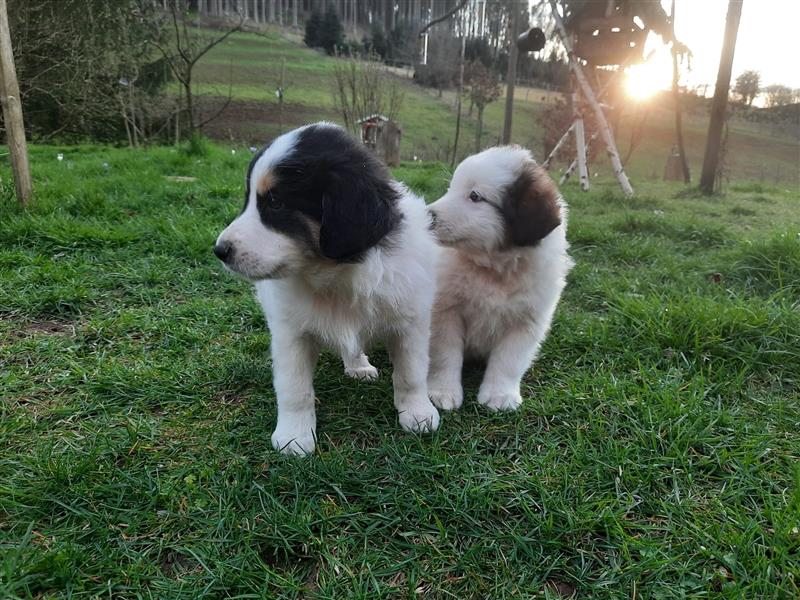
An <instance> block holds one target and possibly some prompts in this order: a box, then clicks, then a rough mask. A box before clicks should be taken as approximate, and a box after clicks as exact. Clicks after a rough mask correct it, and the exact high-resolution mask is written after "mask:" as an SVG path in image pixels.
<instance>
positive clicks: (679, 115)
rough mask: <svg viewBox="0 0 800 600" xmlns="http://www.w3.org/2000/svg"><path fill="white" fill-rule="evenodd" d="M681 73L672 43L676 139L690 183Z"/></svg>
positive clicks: (673, 9) (687, 179) (673, 20)
mask: <svg viewBox="0 0 800 600" xmlns="http://www.w3.org/2000/svg"><path fill="white" fill-rule="evenodd" d="M670 20H671V26H672V39H675V0H672V17H671V19H670ZM679 79H680V73H679V72H678V52H677V51H676V50H675V43H674V42H673V44H672V95H673V97H674V99H675V139H676V141H677V142H678V153H679V154H680V156H681V170H682V171H683V182H684V183H689V182H690V181H691V176H690V175H689V162H688V161H687V160H686V149H685V148H684V145H683V107H682V106H681V90H680V88H679V87H678V80H679Z"/></svg>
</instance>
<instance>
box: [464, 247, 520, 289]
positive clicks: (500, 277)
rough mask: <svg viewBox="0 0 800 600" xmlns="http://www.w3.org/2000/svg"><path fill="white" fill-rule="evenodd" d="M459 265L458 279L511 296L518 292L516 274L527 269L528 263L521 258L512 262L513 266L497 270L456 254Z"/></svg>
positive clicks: (467, 255)
mask: <svg viewBox="0 0 800 600" xmlns="http://www.w3.org/2000/svg"><path fill="white" fill-rule="evenodd" d="M457 257H458V262H459V265H460V269H459V277H460V278H464V279H470V280H472V279H475V280H478V281H481V282H482V284H483V285H484V286H488V287H489V288H490V289H494V290H498V291H500V292H502V293H504V294H507V295H511V294H513V293H515V292H517V290H519V276H518V273H519V272H520V271H522V270H525V269H527V268H528V262H527V261H526V260H524V259H522V258H520V259H518V260H517V261H515V262H514V264H513V266H509V268H506V269H498V268H497V267H496V266H488V265H481V264H479V263H477V262H475V258H474V257H473V256H471V255H469V254H465V253H462V252H459V253H458V254H457Z"/></svg>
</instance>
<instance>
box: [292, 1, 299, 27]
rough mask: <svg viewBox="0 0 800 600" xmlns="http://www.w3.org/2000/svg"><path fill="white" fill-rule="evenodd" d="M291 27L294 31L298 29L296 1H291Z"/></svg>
mask: <svg viewBox="0 0 800 600" xmlns="http://www.w3.org/2000/svg"><path fill="white" fill-rule="evenodd" d="M292 27H294V28H295V29H297V28H298V27H300V25H299V24H298V23H297V0H292Z"/></svg>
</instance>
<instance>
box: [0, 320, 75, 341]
mask: <svg viewBox="0 0 800 600" xmlns="http://www.w3.org/2000/svg"><path fill="white" fill-rule="evenodd" d="M6 335H8V336H10V337H11V338H12V339H18V338H25V337H31V336H34V335H75V323H74V322H72V321H55V320H43V321H31V322H30V323H24V324H20V325H19V326H18V327H17V328H16V329H11V330H9V331H7V332H6ZM0 336H2V334H0Z"/></svg>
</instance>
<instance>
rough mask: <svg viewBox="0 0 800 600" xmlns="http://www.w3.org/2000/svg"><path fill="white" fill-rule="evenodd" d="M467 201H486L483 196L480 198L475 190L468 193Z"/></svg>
mask: <svg viewBox="0 0 800 600" xmlns="http://www.w3.org/2000/svg"><path fill="white" fill-rule="evenodd" d="M469 199H470V200H472V201H473V202H483V201H484V200H486V198H484V197H483V196H481V195H480V194H479V193H478V192H476V191H475V190H472V191H471V192H470V193H469Z"/></svg>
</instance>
